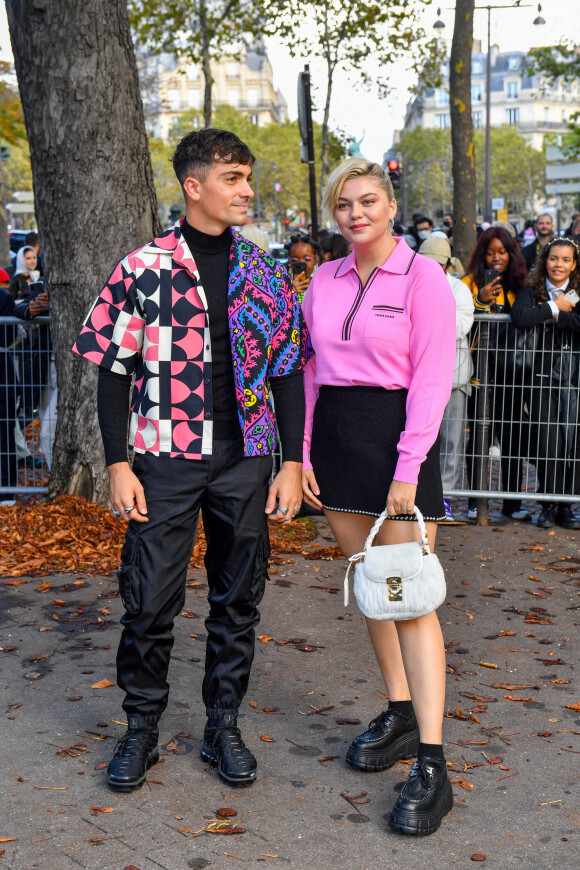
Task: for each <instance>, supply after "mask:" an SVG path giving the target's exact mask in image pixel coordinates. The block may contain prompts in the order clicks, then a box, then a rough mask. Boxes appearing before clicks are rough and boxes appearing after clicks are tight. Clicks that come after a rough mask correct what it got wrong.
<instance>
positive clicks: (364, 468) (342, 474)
mask: <svg viewBox="0 0 580 870" xmlns="http://www.w3.org/2000/svg"><path fill="white" fill-rule="evenodd" d="M407 392H408V391H407V390H385V389H383V388H382V387H331V386H321V387H320V391H319V394H318V399H317V402H316V406H315V408H314V420H313V426H312V443H311V449H310V460H311V462H312V466H313V469H314V474H315V476H316V482H317V483H318V486H319V489H320V500H321V501H322V504H323V505H324V507H325V508H326V509H327V510H332V511H343V512H346V513H355V514H368V515H369V516H373V517H378V516H379V514H380V513H382V511H383V510H384V509H385V506H386V503H387V495H388V493H389V487H390V485H391V482H392V480H393V477H394V474H395V469H396V466H397V461H398V458H399V454H398V451H397V445H398V443H399V441H400V438H401V433H402V432H403V430H404V428H405V423H406V416H407V410H406V403H407ZM415 503H416V505H417V507H418V508H419V510H420V511H421V513H422V514H423V517H424V518H425V520H426V521H427V522H438V521H441V520H444V519H445V509H444V506H443V487H442V485H441V471H440V466H439V438H437V441H436V442H435V444H434V445H433V447H431V449H430V450H429V453H428V454H427V458H426V459H425V462H424V463H423V464H422V466H421V470H420V472H419V481H418V485H417V495H416V498H415ZM394 519H401V520H414V519H415V517H414V516H412V515H410V514H400V515H399V516H397V517H395V518H394Z"/></svg>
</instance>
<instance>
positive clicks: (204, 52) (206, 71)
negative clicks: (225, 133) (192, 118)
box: [199, 3, 213, 127]
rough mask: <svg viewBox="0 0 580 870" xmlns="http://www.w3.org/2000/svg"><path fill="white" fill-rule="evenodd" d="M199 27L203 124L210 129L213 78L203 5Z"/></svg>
mask: <svg viewBox="0 0 580 870" xmlns="http://www.w3.org/2000/svg"><path fill="white" fill-rule="evenodd" d="M199 25H200V28H201V67H202V69H203V82H204V84H203V123H204V126H206V127H211V116H212V111H213V109H212V104H211V102H212V101H211V94H212V89H213V76H212V74H211V57H210V53H209V37H208V32H207V16H206V7H205V3H200V6H199Z"/></svg>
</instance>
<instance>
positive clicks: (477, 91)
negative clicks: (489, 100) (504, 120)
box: [471, 85, 483, 103]
mask: <svg viewBox="0 0 580 870" xmlns="http://www.w3.org/2000/svg"><path fill="white" fill-rule="evenodd" d="M471 102H472V103H481V102H483V85H471Z"/></svg>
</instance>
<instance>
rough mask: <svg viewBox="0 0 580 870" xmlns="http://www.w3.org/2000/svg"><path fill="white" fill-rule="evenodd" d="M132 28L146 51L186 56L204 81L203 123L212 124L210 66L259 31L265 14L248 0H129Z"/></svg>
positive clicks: (212, 82) (211, 76)
mask: <svg viewBox="0 0 580 870" xmlns="http://www.w3.org/2000/svg"><path fill="white" fill-rule="evenodd" d="M128 5H129V13H130V16H131V24H132V26H133V28H134V30H135V32H136V33H137V36H138V38H139V41H140V42H141V43H142V44H143V45H144V46H145V47H146V48H148V49H149V50H151V51H153V52H155V53H156V54H160V53H161V52H162V51H163V52H167V53H168V54H173V55H175V56H177V57H186V58H188V59H189V60H190V61H191V62H192V63H195V64H200V65H201V67H202V70H203V76H204V109H203V115H204V124H205V126H206V127H209V126H210V124H211V122H212V112H213V107H212V88H213V84H214V79H213V75H212V72H211V61H212V60H218V59H219V58H220V57H222V55H223V54H228V55H231V54H232V53H233V51H234V50H235V46H236V45H239V44H240V42H241V41H242V39H243V37H244V35H245V34H257V33H259V32H260V30H261V19H262V16H263V9H262V8H261V7H260V6H259V5H258V4H255V3H252V2H251V0H128Z"/></svg>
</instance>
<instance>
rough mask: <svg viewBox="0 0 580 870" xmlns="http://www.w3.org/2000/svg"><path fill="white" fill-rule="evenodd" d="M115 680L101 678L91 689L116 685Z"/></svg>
mask: <svg viewBox="0 0 580 870" xmlns="http://www.w3.org/2000/svg"><path fill="white" fill-rule="evenodd" d="M114 685H115V684H114V682H113V681H112V680H107V679H106V678H105V679H104V680H99V682H98V683H93V684H92V686H91V689H108V688H109V686H114Z"/></svg>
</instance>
